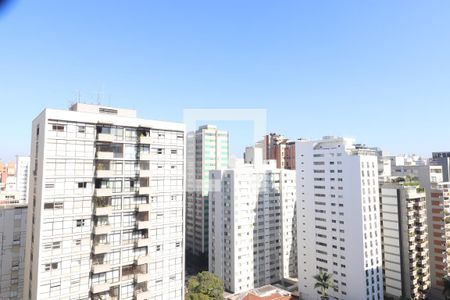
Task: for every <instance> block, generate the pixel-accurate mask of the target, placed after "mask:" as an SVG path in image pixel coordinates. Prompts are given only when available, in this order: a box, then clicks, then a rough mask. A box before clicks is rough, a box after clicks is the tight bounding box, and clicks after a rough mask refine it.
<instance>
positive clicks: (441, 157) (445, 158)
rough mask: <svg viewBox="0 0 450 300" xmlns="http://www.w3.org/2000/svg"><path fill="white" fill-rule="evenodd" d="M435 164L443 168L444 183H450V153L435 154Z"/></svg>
mask: <svg viewBox="0 0 450 300" xmlns="http://www.w3.org/2000/svg"><path fill="white" fill-rule="evenodd" d="M432 162H433V164H436V165H439V166H442V174H443V177H444V182H449V181H450V177H449V175H450V152H433V158H432Z"/></svg>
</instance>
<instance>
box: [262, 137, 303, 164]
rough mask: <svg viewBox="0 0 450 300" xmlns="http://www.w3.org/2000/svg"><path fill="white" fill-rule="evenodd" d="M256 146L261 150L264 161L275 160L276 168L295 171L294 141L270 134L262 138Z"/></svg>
mask: <svg viewBox="0 0 450 300" xmlns="http://www.w3.org/2000/svg"><path fill="white" fill-rule="evenodd" d="M258 146H260V147H262V148H263V157H264V159H265V160H269V159H270V160H272V159H273V160H275V161H276V162H277V168H279V169H288V170H295V141H291V140H289V139H287V138H285V137H284V136H282V135H279V134H276V133H270V134H268V135H266V136H264V139H263V141H262V142H260V143H259V144H258Z"/></svg>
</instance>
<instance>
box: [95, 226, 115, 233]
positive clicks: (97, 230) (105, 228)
mask: <svg viewBox="0 0 450 300" xmlns="http://www.w3.org/2000/svg"><path fill="white" fill-rule="evenodd" d="M111 229H112V226H111V225H109V224H97V225H95V226H94V234H95V235H100V234H108V233H110V232H111Z"/></svg>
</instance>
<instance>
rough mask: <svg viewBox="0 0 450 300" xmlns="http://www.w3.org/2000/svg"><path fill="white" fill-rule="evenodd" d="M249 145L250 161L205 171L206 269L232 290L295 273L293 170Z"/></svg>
mask: <svg viewBox="0 0 450 300" xmlns="http://www.w3.org/2000/svg"><path fill="white" fill-rule="evenodd" d="M255 151H256V152H258V154H257V155H255V157H258V158H260V160H259V159H255V160H253V164H243V163H242V161H238V162H236V163H235V164H234V166H232V167H231V168H230V169H226V170H215V171H211V172H210V190H209V197H210V198H209V199H210V207H209V210H210V216H211V218H210V228H209V231H210V237H211V239H210V249H209V271H210V272H213V273H215V274H216V275H217V276H219V277H220V278H221V279H223V281H224V284H225V290H227V291H229V292H232V293H241V292H244V291H248V290H250V289H253V288H257V287H261V286H264V285H266V284H271V283H275V282H278V281H280V280H282V279H283V278H289V277H296V273H297V272H296V271H297V270H296V268H297V256H296V236H295V235H296V224H295V217H296V214H295V206H296V190H295V171H294V170H285V169H277V168H276V164H275V161H265V162H264V163H263V161H262V149H260V148H258V149H255ZM248 157H249V156H248V155H246V158H247V159H248Z"/></svg>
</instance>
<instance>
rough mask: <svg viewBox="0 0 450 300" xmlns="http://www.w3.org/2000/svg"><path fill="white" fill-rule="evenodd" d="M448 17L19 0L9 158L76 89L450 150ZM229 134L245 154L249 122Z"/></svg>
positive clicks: (394, 5)
mask: <svg viewBox="0 0 450 300" xmlns="http://www.w3.org/2000/svg"><path fill="white" fill-rule="evenodd" d="M449 16H450V1H448V0H445V1H433V0H431V1H411V0H408V1H400V0H399V1H392V0H386V1H382V0H377V1H375V0H367V1H361V0H355V1H344V0H340V1H315V0H314V1H312V0H311V1H298V0H295V1H260V0H258V1H242V0H240V1H233V0H228V1H195V0H189V1H175V0H174V1H167V0H164V1H101V0H96V1H90V0H86V1H81V0H80V1H60V0H54V1H16V2H14V3H12V5H10V6H9V7H8V9H7V10H4V11H3V12H0V53H1V56H0V104H1V106H0V112H1V118H0V120H1V121H0V125H1V127H0V128H1V130H0V145H1V147H0V158H3V159H4V160H5V159H10V158H13V157H14V155H15V154H16V153H17V154H26V153H28V152H29V143H30V133H29V132H30V127H31V121H32V119H33V118H34V117H35V116H36V115H37V114H38V113H39V112H40V111H41V110H42V109H43V108H45V107H52V108H64V109H65V108H67V107H68V105H69V103H70V102H73V101H75V100H76V99H77V95H78V93H80V94H81V100H83V101H85V102H96V101H97V98H98V94H99V93H101V95H102V96H101V102H102V103H103V104H109V105H113V106H122V107H131V108H136V109H138V111H139V115H140V116H141V117H144V118H154V119H163V120H173V121H181V120H182V115H183V109H184V108H265V109H267V114H268V120H267V122H268V123H267V124H268V130H269V131H271V132H280V133H283V134H285V135H287V136H288V137H291V138H298V137H309V138H319V137H321V136H323V135H345V136H352V137H355V138H356V139H357V141H358V142H361V143H366V144H368V145H371V146H379V147H382V148H383V149H384V150H387V151H389V152H390V153H405V152H406V153H419V154H427V155H429V154H430V152H431V151H436V150H450V131H449V121H450V118H449V111H450V110H449V108H450V17H449ZM225 127H226V126H225ZM230 131H231V134H232V137H231V139H232V150H233V152H234V153H240V152H241V149H242V147H243V146H245V145H246V144H249V143H250V142H249V139H250V137H252V133H251V132H250V133H249V132H248V131H251V126H241V125H239V126H237V125H236V124H234V125H230Z"/></svg>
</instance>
